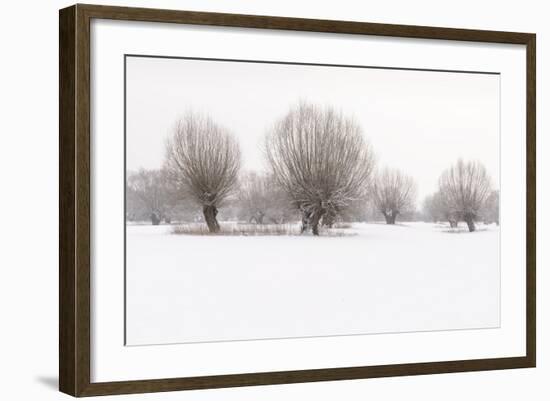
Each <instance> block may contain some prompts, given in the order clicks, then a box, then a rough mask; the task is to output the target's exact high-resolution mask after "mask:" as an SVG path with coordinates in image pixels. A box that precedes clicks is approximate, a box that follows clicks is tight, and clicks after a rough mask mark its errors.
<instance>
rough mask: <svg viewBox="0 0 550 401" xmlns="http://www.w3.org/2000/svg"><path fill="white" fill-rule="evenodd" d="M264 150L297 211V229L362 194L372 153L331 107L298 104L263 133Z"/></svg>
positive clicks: (310, 225)
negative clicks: (298, 211)
mask: <svg viewBox="0 0 550 401" xmlns="http://www.w3.org/2000/svg"><path fill="white" fill-rule="evenodd" d="M265 151H266V156H267V160H268V162H269V165H270V166H271V169H272V172H273V174H274V176H275V179H276V180H277V182H278V184H279V185H280V186H281V187H282V188H283V190H284V191H285V192H286V193H287V194H288V196H289V198H290V199H291V200H292V202H293V204H294V206H295V207H296V208H298V209H299V210H300V211H301V213H302V230H303V231H306V230H309V229H311V230H312V232H313V234H314V235H318V234H319V223H320V221H321V219H322V218H323V219H325V217H324V216H326V219H327V220H328V225H330V224H331V221H332V220H333V219H334V216H335V215H336V214H338V213H339V212H340V211H342V210H344V209H345V208H346V207H348V206H349V205H350V204H351V202H352V201H354V200H356V199H359V198H361V197H363V196H364V195H365V192H366V189H367V187H368V185H369V183H370V179H371V175H372V172H373V168H374V155H373V152H372V150H371V148H370V146H369V144H368V143H367V142H366V141H365V139H364V138H363V135H362V133H361V129H360V127H359V125H358V124H357V123H356V122H355V121H354V120H352V119H349V118H346V117H344V116H343V115H342V114H341V113H337V112H336V111H335V110H334V109H332V108H324V109H323V108H320V107H318V106H315V105H312V104H306V103H300V104H299V105H298V106H297V107H295V108H293V109H291V110H290V111H289V112H288V113H287V114H286V116H285V117H283V118H282V119H281V120H279V121H277V122H276V123H275V125H274V126H273V128H272V129H271V130H270V131H269V132H268V134H267V137H266V143H265Z"/></svg>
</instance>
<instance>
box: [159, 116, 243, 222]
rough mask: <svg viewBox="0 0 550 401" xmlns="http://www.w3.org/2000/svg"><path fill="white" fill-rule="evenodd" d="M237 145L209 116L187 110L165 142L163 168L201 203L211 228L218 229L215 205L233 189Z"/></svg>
mask: <svg viewBox="0 0 550 401" xmlns="http://www.w3.org/2000/svg"><path fill="white" fill-rule="evenodd" d="M240 165H241V154H240V150H239V145H238V143H237V141H236V140H235V139H234V138H233V136H232V135H231V134H230V133H229V132H228V131H226V130H225V129H224V128H222V127H220V126H218V125H217V124H216V123H215V122H214V121H213V120H212V119H211V118H210V117H208V116H202V115H198V114H193V113H188V114H187V115H185V117H184V118H182V119H181V120H179V121H178V122H177V123H176V125H175V127H174V130H173V134H172V136H171V138H169V140H168V141H167V143H166V159H165V169H166V171H167V174H168V176H169V177H170V179H171V180H172V182H173V183H174V184H175V185H176V187H177V189H178V192H180V193H181V194H182V195H183V196H186V197H190V198H191V199H193V200H194V201H195V202H196V203H198V204H199V205H201V206H202V208H203V213H204V218H205V220H206V223H207V225H208V229H209V230H210V232H217V231H219V228H220V226H219V224H218V221H217V219H216V216H217V214H218V207H219V206H220V205H221V204H222V203H223V201H224V200H226V199H227V197H228V196H229V195H230V194H231V192H232V191H233V190H234V189H235V187H236V184H237V179H238V173H239V169H240Z"/></svg>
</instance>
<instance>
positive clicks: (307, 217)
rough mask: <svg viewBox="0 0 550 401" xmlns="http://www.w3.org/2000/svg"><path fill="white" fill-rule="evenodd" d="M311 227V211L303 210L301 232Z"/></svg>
mask: <svg viewBox="0 0 550 401" xmlns="http://www.w3.org/2000/svg"><path fill="white" fill-rule="evenodd" d="M310 228H311V212H310V211H306V210H303V211H302V227H301V228H300V233H301V234H303V233H305V232H306V231H309V229H310Z"/></svg>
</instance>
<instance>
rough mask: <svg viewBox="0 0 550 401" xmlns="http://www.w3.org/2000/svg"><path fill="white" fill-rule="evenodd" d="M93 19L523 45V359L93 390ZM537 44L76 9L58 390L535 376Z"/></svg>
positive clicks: (62, 173)
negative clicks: (519, 371) (518, 372)
mask: <svg viewBox="0 0 550 401" xmlns="http://www.w3.org/2000/svg"><path fill="white" fill-rule="evenodd" d="M93 18H99V19H111V20H127V21H148V22H165V23H180V24H195V25H211V26H225V27H242V28H263V29H278V30H290V31H310V32H329V33H343V34H357V35H375V36H392V37H402V38H423V39H440V40H456V41H475V42H489V43H508V44H520V45H525V46H526V49H527V50H526V54H527V58H526V71H527V82H526V88H527V93H526V98H527V105H526V113H527V119H526V136H527V144H526V145H527V158H526V160H527V177H526V182H527V193H526V202H527V216H526V220H527V227H526V244H525V246H526V255H527V257H526V261H525V267H526V270H525V274H526V327H525V332H526V356H523V357H507V358H492V359H474V360H460V361H442V362H429V363H407V364H397V365H381V366H357V367H346V368H327V369H315V370H298V371H281V372H261V373H247V374H231V375H220V376H203V377H188V378H185V377H182V378H168V379H155V380H136V381H121V382H100V383H91V381H90V362H91V355H90V353H91V352H90V173H91V171H90V21H91V20H92V19H93ZM535 42H536V36H535V34H531V33H513V32H495V31H481V30H466V29H450V28H434V27H421V26H405V25H386V24H372V23H362V22H350V21H329V20H313V19H299V18H282V17H267V16H253V15H237V14H219V13H203V12H190V11H171V10H155V9H142V8H126V7H111V6H96V5H81V4H78V5H74V6H71V7H68V8H65V9H62V10H60V14H59V96H60V101H59V130H60V132H59V135H60V136H59V154H60V162H59V229H60V234H59V389H60V391H62V392H64V393H67V394H70V395H73V396H94V395H106V394H123V393H144V392H155V391H173V390H189V389H205V388H220V387H235V386H251V385H264V384H281V383H298V382H315V381H325V380H348V379H363V378H373V377H389V376H401V375H420V374H434V373H449V372H466V371H481V370H494V369H511V368H526V367H534V366H535V363H536V319H535V313H536V302H535V300H536V295H535V291H536V272H535V255H536V243H535V239H536V238H535V235H536V234H535V233H536V164H535V163H536V139H535V120H536V109H535V98H536V94H535V69H536V59H535V46H536V45H535Z"/></svg>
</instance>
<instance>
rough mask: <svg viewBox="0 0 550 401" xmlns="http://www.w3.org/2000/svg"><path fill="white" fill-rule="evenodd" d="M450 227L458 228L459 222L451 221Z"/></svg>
mask: <svg viewBox="0 0 550 401" xmlns="http://www.w3.org/2000/svg"><path fill="white" fill-rule="evenodd" d="M449 225H450V226H451V228H457V227H458V222H457V221H456V220H449Z"/></svg>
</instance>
